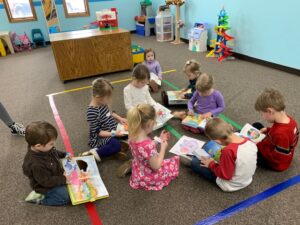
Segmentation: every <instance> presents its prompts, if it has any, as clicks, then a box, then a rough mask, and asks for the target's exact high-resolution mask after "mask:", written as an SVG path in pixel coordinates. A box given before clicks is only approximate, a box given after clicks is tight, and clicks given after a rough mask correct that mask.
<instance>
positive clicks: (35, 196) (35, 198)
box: [25, 191, 45, 204]
mask: <svg viewBox="0 0 300 225" xmlns="http://www.w3.org/2000/svg"><path fill="white" fill-rule="evenodd" d="M44 197H45V196H44V195H43V194H40V193H36V192H35V191H32V192H30V194H29V195H28V196H27V197H26V198H25V202H29V203H36V204H40V203H41V201H42V200H43V199H44Z"/></svg>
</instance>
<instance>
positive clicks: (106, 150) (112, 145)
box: [97, 138, 121, 157]
mask: <svg viewBox="0 0 300 225" xmlns="http://www.w3.org/2000/svg"><path fill="white" fill-rule="evenodd" d="M119 151H121V142H120V140H118V139H117V138H111V139H110V140H109V141H108V142H107V143H106V145H104V146H102V147H101V148H97V153H98V155H99V156H100V157H106V156H110V155H113V154H115V153H117V152H119Z"/></svg>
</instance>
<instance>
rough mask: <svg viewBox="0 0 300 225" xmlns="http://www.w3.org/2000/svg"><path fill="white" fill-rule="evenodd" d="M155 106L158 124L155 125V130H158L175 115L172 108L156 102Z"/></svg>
mask: <svg viewBox="0 0 300 225" xmlns="http://www.w3.org/2000/svg"><path fill="white" fill-rule="evenodd" d="M154 108H155V111H156V125H155V127H154V130H157V129H159V128H161V127H163V126H164V125H165V123H166V122H167V121H168V120H170V119H171V118H172V117H173V115H172V113H171V110H169V109H167V108H166V107H164V106H163V105H161V104H159V103H156V104H155V105H154Z"/></svg>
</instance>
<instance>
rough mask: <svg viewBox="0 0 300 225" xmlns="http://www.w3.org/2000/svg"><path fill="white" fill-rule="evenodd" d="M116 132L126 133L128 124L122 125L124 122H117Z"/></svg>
mask: <svg viewBox="0 0 300 225" xmlns="http://www.w3.org/2000/svg"><path fill="white" fill-rule="evenodd" d="M116 132H121V133H122V134H124V135H128V125H127V124H125V125H124V124H121V123H118V126H117V129H116Z"/></svg>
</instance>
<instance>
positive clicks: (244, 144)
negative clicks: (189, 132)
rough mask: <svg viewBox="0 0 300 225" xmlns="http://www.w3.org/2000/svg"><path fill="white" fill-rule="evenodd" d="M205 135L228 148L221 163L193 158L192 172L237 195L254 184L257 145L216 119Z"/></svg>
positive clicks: (210, 123)
mask: <svg viewBox="0 0 300 225" xmlns="http://www.w3.org/2000/svg"><path fill="white" fill-rule="evenodd" d="M205 134H206V135H207V136H208V137H209V138H210V139H212V140H214V141H216V142H217V143H218V144H220V145H223V146H225V147H224V148H223V149H222V150H221V156H220V162H215V161H214V159H212V158H205V157H201V160H199V159H198V158H197V157H195V156H193V159H192V165H191V167H192V170H193V171H194V172H195V173H198V174H199V175H201V176H203V177H204V178H206V179H208V180H210V181H212V182H214V183H217V185H218V186H219V187H220V188H221V189H222V190H223V191H228V192H231V191H237V190H240V189H242V188H244V187H247V186H248V185H249V184H251V182H252V176H253V175H254V172H255V170H256V159H257V147H256V145H255V143H253V142H252V141H250V140H249V139H247V138H243V137H240V136H238V135H236V134H234V133H233V128H232V126H231V125H229V124H228V123H226V122H225V121H224V120H222V119H220V118H213V119H211V120H209V121H208V122H207V124H206V127H205Z"/></svg>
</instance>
